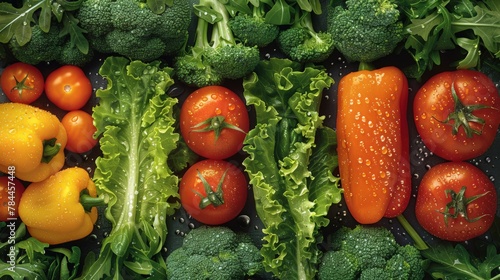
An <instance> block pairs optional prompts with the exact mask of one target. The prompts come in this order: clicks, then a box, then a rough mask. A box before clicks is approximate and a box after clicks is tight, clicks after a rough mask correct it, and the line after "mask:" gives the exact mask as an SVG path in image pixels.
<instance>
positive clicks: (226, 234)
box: [166, 225, 427, 280]
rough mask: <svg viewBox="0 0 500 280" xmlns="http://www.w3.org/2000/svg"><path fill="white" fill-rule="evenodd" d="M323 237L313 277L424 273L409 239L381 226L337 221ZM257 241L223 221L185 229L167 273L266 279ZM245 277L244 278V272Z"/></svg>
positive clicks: (412, 278) (404, 277) (413, 278)
mask: <svg viewBox="0 0 500 280" xmlns="http://www.w3.org/2000/svg"><path fill="white" fill-rule="evenodd" d="M329 240H330V242H329V243H328V245H329V246H328V249H327V250H326V252H325V253H324V254H323V257H322V262H321V263H320V265H319V267H318V273H317V279H318V280H337V279H339V280H354V279H369V280H372V279H397V280H420V279H423V278H424V275H425V271H424V268H425V266H426V265H427V261H426V260H424V259H423V258H422V256H421V254H420V251H419V250H418V249H416V248H415V247H414V246H413V245H399V244H398V243H397V242H396V239H395V237H394V235H393V234H392V233H391V231H389V230H388V229H386V228H384V227H375V226H361V225H358V226H356V227H354V228H348V227H341V228H340V229H338V230H337V231H335V232H334V233H333V234H332V236H331V238H329ZM258 247H259V246H258V245H257V244H256V243H255V242H254V241H252V239H251V238H250V237H249V235H248V234H247V233H236V232H234V231H232V230H231V229H229V228H227V227H224V226H215V227H209V226H202V227H198V228H195V229H193V230H191V231H190V232H189V233H188V234H187V235H186V237H185V238H184V240H183V244H182V246H181V247H179V248H177V249H175V250H174V251H172V252H171V253H170V254H169V255H168V257H167V259H166V265H167V274H168V277H169V279H187V280H188V279H214V280H218V279H248V277H250V279H267V278H270V277H271V276H270V274H268V273H266V272H265V271H264V267H263V265H262V259H263V257H262V255H261V254H260V251H259V248H258ZM245 277H246V278H245Z"/></svg>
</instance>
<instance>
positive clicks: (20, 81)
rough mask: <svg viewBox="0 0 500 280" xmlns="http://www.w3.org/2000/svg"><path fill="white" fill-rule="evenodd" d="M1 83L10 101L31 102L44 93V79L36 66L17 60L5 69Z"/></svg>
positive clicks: (0, 79) (0, 78)
mask: <svg viewBox="0 0 500 280" xmlns="http://www.w3.org/2000/svg"><path fill="white" fill-rule="evenodd" d="M0 83H1V85H2V91H3V92H4V93H5V95H6V96H7V98H9V100H10V101H12V102H17V103H24V104H30V103H32V102H34V101H35V100H37V99H38V98H39V97H40V96H41V95H42V92H43V86H44V79H43V75H42V73H41V72H40V70H38V68H36V67H35V66H33V65H30V64H27V63H23V62H17V63H14V64H11V65H9V66H7V67H6V68H5V69H4V70H3V72H2V76H1V77H0Z"/></svg>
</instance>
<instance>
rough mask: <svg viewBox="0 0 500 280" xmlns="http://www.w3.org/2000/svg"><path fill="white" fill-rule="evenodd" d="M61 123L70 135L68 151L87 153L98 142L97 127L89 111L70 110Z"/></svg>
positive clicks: (67, 145) (67, 144)
mask: <svg viewBox="0 0 500 280" xmlns="http://www.w3.org/2000/svg"><path fill="white" fill-rule="evenodd" d="M61 123H62V125H63V126H64V128H65V129H66V134H67V136H68V142H67V143H66V149H67V150H68V151H71V152H74V153H85V152H88V151H90V150H91V149H92V148H94V147H95V145H96V144H97V139H95V138H94V133H95V132H96V131H97V128H96V127H95V126H94V119H93V118H92V116H91V115H90V114H88V113H87V112H85V111H82V110H75V111H71V112H68V113H66V115H64V117H63V118H62V120H61Z"/></svg>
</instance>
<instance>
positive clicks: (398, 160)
mask: <svg viewBox="0 0 500 280" xmlns="http://www.w3.org/2000/svg"><path fill="white" fill-rule="evenodd" d="M407 103H408V81H407V79H406V77H405V76H404V74H403V73H402V72H401V71H400V70H399V69H398V68H396V67H384V68H381V69H377V70H373V71H368V70H363V71H358V72H353V73H350V74H348V75H346V76H345V77H343V78H342V79H341V80H340V82H339V87H338V112H337V125H336V127H337V137H338V148H337V149H338V158H339V171H340V180H341V186H342V188H343V189H344V199H345V202H346V205H347V207H348V209H349V212H350V213H351V214H352V216H353V217H354V218H355V219H356V221H358V222H359V223H361V224H372V223H376V222H378V221H379V220H380V219H381V218H382V217H384V216H385V217H395V216H397V215H399V214H401V213H402V212H403V211H404V209H405V208H406V206H407V205H408V202H409V199H410V196H411V175H410V163H409V139H408V124H407V119H406V118H407V117H406V114H407V112H406V110H407V106H408V105H407Z"/></svg>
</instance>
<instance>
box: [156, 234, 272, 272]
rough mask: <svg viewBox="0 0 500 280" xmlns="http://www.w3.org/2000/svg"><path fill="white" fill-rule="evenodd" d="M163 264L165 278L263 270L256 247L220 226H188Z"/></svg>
mask: <svg viewBox="0 0 500 280" xmlns="http://www.w3.org/2000/svg"><path fill="white" fill-rule="evenodd" d="M166 264H167V276H168V279H244V278H245V276H252V275H256V274H259V273H261V272H263V266H262V256H261V255H260V251H259V249H258V248H257V247H256V246H255V245H254V244H253V243H252V242H251V241H250V239H248V238H244V237H243V238H242V237H241V236H240V235H239V234H236V233H235V232H233V231H232V230H231V229H229V228H227V227H223V226H217V227H209V226H202V227H199V228H196V229H193V230H191V231H190V232H189V233H188V234H187V235H186V237H185V239H184V241H183V244H182V246H181V247H179V248H178V249H176V250H174V251H173V252H172V253H171V254H170V255H169V256H168V257H167V259H166Z"/></svg>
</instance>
